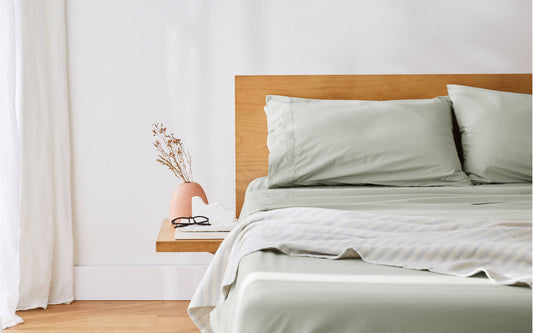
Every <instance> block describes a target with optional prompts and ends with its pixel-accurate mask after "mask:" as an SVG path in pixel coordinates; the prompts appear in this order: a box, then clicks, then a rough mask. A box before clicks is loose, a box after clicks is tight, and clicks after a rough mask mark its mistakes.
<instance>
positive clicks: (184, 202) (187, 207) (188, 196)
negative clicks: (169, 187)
mask: <svg viewBox="0 0 533 333" xmlns="http://www.w3.org/2000/svg"><path fill="white" fill-rule="evenodd" d="M192 197H201V198H202V200H203V201H204V202H205V203H206V204H207V203H208V202H207V196H206V195H205V192H204V189H203V188H202V186H200V184H198V183H195V182H190V183H181V184H179V185H178V186H176V189H175V190H174V193H172V198H171V199H170V215H169V217H170V220H172V219H175V218H176V217H191V216H192V204H191V202H192Z"/></svg>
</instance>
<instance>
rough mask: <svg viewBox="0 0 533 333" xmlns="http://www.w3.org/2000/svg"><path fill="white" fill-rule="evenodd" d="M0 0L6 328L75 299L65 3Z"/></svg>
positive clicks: (1, 257) (0, 199) (0, 249)
mask: <svg viewBox="0 0 533 333" xmlns="http://www.w3.org/2000/svg"><path fill="white" fill-rule="evenodd" d="M0 1H2V5H1V8H0V9H1V10H2V13H1V15H2V20H1V21H2V23H1V24H2V33H1V35H0V36H1V38H2V40H1V42H2V44H1V45H2V46H4V45H5V46H7V47H2V51H0V52H1V58H0V70H1V71H2V72H1V77H2V79H1V80H2V85H1V86H0V89H1V92H0V94H1V95H0V96H2V99H1V100H2V102H1V104H0V105H1V108H2V109H1V112H2V114H1V116H0V117H1V118H0V133H1V134H0V139H1V140H2V142H0V161H2V166H1V168H0V180H1V181H2V183H1V184H0V279H1V282H0V319H1V321H2V326H3V327H4V328H5V327H9V326H13V325H16V324H17V323H19V322H21V319H20V318H18V317H16V316H15V313H14V312H15V310H25V309H30V308H36V307H41V308H46V307H47V305H48V304H57V303H69V302H71V301H72V299H73V262H72V261H73V259H72V257H73V245H72V212H71V193H70V191H71V188H70V174H71V173H70V130H69V100H68V77H67V49H66V23H65V2H64V0H47V1H31V0H0ZM4 74H6V75H4ZM4 97H5V98H4ZM6 158H7V159H6ZM6 161H7V162H6Z"/></svg>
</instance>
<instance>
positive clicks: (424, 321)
mask: <svg viewBox="0 0 533 333" xmlns="http://www.w3.org/2000/svg"><path fill="white" fill-rule="evenodd" d="M302 206H303V207H320V208H334V209H342V210H350V211H360V212H368V213H378V214H394V215H405V216H457V217H462V218H464V217H475V218H483V217H491V218H500V219H502V221H508V222H512V221H531V184H511V185H510V184H505V185H504V184H501V185H483V186H469V187H456V188H455V187H426V188H398V187H379V186H339V187H316V188H313V187H306V188H287V189H268V188H267V186H266V179H265V178H260V179H257V180H255V181H254V182H252V183H251V185H250V187H249V189H248V191H247V194H246V200H245V204H244V206H243V211H242V213H241V219H246V218H247V217H249V216H251V215H254V213H257V212H261V211H268V210H272V209H276V208H288V207H302ZM238 267H239V268H238V272H237V278H236V281H235V283H233V284H232V285H231V287H230V290H229V294H228V296H227V297H226V298H225V299H224V301H222V302H221V303H220V304H218V305H217V306H216V308H215V309H214V311H213V312H212V313H211V316H210V318H211V319H210V322H211V327H212V329H213V330H214V331H215V332H217V333H220V332H257V333H259V332H428V331H432V332H433V331H434V332H441V331H442V332H450V331H455V332H456V331H469V332H478V331H479V332H503V331H513V332H521V331H524V332H530V331H531V289H530V288H529V287H519V286H496V285H494V284H493V283H492V282H491V281H489V280H488V279H486V278H485V277H483V276H477V277H474V278H463V277H454V276H447V275H441V274H436V273H431V272H427V271H418V270H410V269H404V268H398V267H389V266H382V265H373V264H368V263H365V262H364V261H362V260H359V259H342V260H328V259H320V258H308V257H293V256H287V255H282V254H280V253H278V252H275V251H259V252H254V253H251V254H248V255H247V256H245V257H244V258H242V259H241V261H240V263H239V266H238Z"/></svg>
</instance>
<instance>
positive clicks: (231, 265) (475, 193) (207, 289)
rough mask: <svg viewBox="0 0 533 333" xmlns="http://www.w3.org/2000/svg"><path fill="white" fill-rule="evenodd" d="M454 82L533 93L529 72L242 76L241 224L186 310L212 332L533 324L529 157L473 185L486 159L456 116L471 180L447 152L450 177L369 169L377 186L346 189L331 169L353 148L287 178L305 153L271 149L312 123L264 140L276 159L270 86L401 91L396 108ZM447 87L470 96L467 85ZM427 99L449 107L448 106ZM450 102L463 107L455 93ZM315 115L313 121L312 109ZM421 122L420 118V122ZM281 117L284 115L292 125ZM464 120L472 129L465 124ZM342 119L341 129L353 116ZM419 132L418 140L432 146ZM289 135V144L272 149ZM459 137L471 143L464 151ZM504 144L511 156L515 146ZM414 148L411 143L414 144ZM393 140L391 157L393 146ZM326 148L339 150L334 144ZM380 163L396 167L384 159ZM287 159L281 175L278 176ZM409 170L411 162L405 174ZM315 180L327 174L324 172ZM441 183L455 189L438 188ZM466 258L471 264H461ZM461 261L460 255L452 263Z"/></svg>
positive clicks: (339, 95) (371, 95)
mask: <svg viewBox="0 0 533 333" xmlns="http://www.w3.org/2000/svg"><path fill="white" fill-rule="evenodd" d="M448 84H452V85H459V86H460V85H464V86H474V87H478V88H485V89H494V90H499V91H508V92H514V93H526V94H530V93H531V75H530V74H484V75H480V74H475V75H348V76H322V75H318V76H314V75H313V76H242V77H236V81H235V92H236V103H235V104H236V191H237V192H236V198H237V207H236V208H237V211H238V212H239V213H240V219H239V225H238V226H237V227H236V228H235V230H234V231H232V233H231V234H230V235H229V236H228V237H227V238H226V239H225V241H224V242H223V244H222V245H221V247H220V249H219V251H218V252H217V253H216V254H215V257H214V259H213V262H212V263H211V265H210V267H209V268H208V270H207V272H206V275H205V276H204V278H203V280H202V281H201V283H200V286H199V287H198V290H197V291H196V293H195V296H194V297H193V299H192V301H191V304H190V307H189V314H190V315H191V317H192V318H193V320H194V321H195V322H196V323H197V325H198V326H199V328H200V329H201V330H202V331H203V332H216V333H222V332H257V333H259V332H428V331H431V332H459V331H465V332H466V331H468V332H511V331H512V332H531V310H532V309H531V288H530V286H531V180H530V173H531V171H530V166H529V171H528V170H525V171H524V170H523V168H519V170H518V171H517V172H515V173H513V174H512V175H510V176H509V177H511V178H509V179H510V180H509V181H505V176H506V175H503V174H502V173H500V171H501V170H500V169H499V168H497V172H495V173H493V174H490V175H484V174H479V177H478V178H475V179H476V181H477V184H476V185H471V184H470V179H474V178H473V177H472V175H474V176H476V171H475V170H474V169H475V167H476V165H475V163H473V162H471V161H470V160H471V159H472V156H473V154H472V147H471V146H468V145H466V146H465V144H464V143H462V142H461V140H460V139H459V138H461V137H462V138H463V141H465V139H464V136H463V135H464V133H462V134H463V135H460V130H459V129H458V127H460V126H457V123H456V122H457V121H456V120H455V118H454V119H451V120H450V121H453V122H454V124H453V128H454V130H453V131H454V135H453V138H452V139H453V142H452V143H451V145H452V146H455V148H454V149H453V151H454V152H455V154H456V155H457V156H456V158H457V159H458V160H461V162H462V165H463V166H467V167H469V168H471V169H472V170H474V171H472V172H471V173H470V176H469V177H470V178H465V176H464V174H463V170H452V171H453V172H451V171H450V170H449V169H450V168H449V167H446V168H439V166H441V165H442V164H443V163H444V162H442V161H437V162H436V163H435V164H436V165H435V166H432V167H428V168H427V169H428V170H429V171H427V172H434V171H435V172H443V170H445V172H450V174H447V175H446V176H445V177H442V176H439V180H438V181H436V180H435V179H433V178H431V177H429V176H428V177H425V178H423V182H422V183H421V184H422V185H420V186H412V185H413V184H411V183H407V186H402V183H400V184H397V183H392V185H393V186H390V185H391V183H390V178H383V177H384V176H383V175H378V176H377V177H378V178H375V177H376V175H375V173H372V172H371V171H372V170H371V171H368V170H366V171H364V172H363V173H364V175H365V177H366V178H365V179H367V180H368V179H371V182H372V183H373V184H356V185H354V184H350V182H353V180H354V178H353V177H351V178H350V177H346V175H342V176H338V174H334V175H333V176H332V173H331V169H332V168H333V169H335V168H337V167H338V164H342V163H343V162H342V161H341V162H339V160H340V159H342V157H343V156H344V155H346V154H345V153H344V152H341V153H339V157H337V158H336V159H335V161H336V164H333V165H332V164H331V163H330V162H328V163H329V164H328V163H326V164H325V165H327V166H328V167H323V166H320V167H319V168H315V169H313V170H312V172H310V171H309V170H310V169H312V166H310V165H308V164H312V163H314V162H313V161H311V162H310V161H309V160H305V159H304V161H305V162H306V163H303V165H302V166H300V167H299V168H300V169H302V168H303V169H304V170H305V171H306V172H307V174H303V175H302V174H298V172H297V171H294V173H295V174H296V176H295V177H294V178H293V179H289V180H287V177H286V174H285V172H284V170H285V169H286V166H285V165H284V163H287V156H291V154H295V153H294V152H291V151H289V152H287V151H285V150H283V154H281V155H280V156H281V158H280V161H277V162H273V161H272V155H275V151H276V150H277V149H285V148H284V146H288V147H290V146H291V145H295V146H296V144H294V140H295V139H294V137H295V136H296V135H298V136H301V135H302V132H290V133H289V135H288V136H286V137H281V138H280V139H276V141H275V142H273V141H268V142H269V148H270V153H271V156H270V160H269V156H268V153H269V150H268V149H267V132H268V131H270V132H268V135H269V136H274V135H279V133H274V134H273V133H272V128H274V126H278V125H275V124H274V125H273V123H272V122H271V120H270V119H268V124H269V128H267V125H266V124H267V119H266V116H265V113H264V112H263V108H264V107H265V96H267V95H281V96H292V97H299V98H308V99H323V100H375V101H380V100H402V102H400V103H399V104H398V105H399V106H398V105H396V104H395V105H393V108H394V107H397V108H398V110H402V109H405V103H404V102H403V100H409V99H433V98H435V97H437V96H445V95H447V94H448V91H447V85H448ZM448 89H450V88H448ZM451 89H452V90H453V89H458V90H459V92H461V90H460V89H462V88H456V87H451ZM474 92H475V93H477V92H476V91H474ZM454 93H455V92H454ZM482 93H484V92H482ZM529 99H530V97H529ZM271 102H272V103H274V102H275V103H278V104H269V103H271ZM298 103H303V104H302V105H300V104H298ZM307 103H315V102H314V101H309V100H300V99H287V98H285V97H281V98H277V97H274V98H270V100H269V99H268V98H267V106H266V108H267V110H266V111H267V112H266V113H267V114H269V117H271V114H272V112H273V111H272V110H268V108H269V107H271V108H273V107H278V106H279V105H281V107H282V108H283V107H286V106H287V105H289V106H290V107H294V108H295V109H294V110H296V111H294V112H293V113H291V114H292V117H293V118H294V117H297V116H298V113H296V112H297V110H299V109H298V108H299V107H300V106H301V107H302V108H305V109H306V110H307V109H309V104H307ZM325 103H326V105H329V104H327V103H329V102H325ZM416 103H418V102H416ZM416 103H415V104H416ZM428 103H430V104H431V105H437V108H439V107H441V106H442V105H446V103H447V102H446V101H443V100H432V101H430V102H428ZM502 103H503V102H502ZM529 103H530V101H529ZM500 104H501V103H500ZM269 105H270V106H269ZM272 105H274V106H272ZM313 105H314V104H313ZM379 105H382V104H379ZM427 105H429V104H424V106H423V108H424V109H427ZM454 105H457V108H459V107H460V103H459V102H457V103H454ZM529 105H530V104H529ZM359 106H360V104H357V107H359ZM345 107H346V105H344V103H341V105H335V108H337V109H340V111H339V112H342V111H343V108H345ZM350 107H353V105H351V106H350ZM364 107H367V105H366V104H364ZM328 108H331V106H328ZM335 108H333V109H335ZM389 108H390V105H387V109H389ZM315 109H316V110H315V111H316V112H317V115H320V114H322V113H323V112H324V111H323V110H324V107H323V105H322V104H320V103H319V105H318V106H317V107H316V108H315ZM333 109H332V110H333ZM529 109H530V106H529ZM328 110H329V109H328ZM377 110H378V112H381V111H380V109H379V107H378V108H377ZM269 112H271V113H269ZM291 112H292V111H291ZM305 112H308V113H305V115H306V116H305V117H307V115H309V114H311V113H309V111H305ZM529 113H531V111H529ZM339 115H340V118H342V115H343V114H342V113H339ZM276 117H277V116H276ZM388 117H393V116H388ZM402 117H404V115H402ZM529 117H530V116H529ZM272 118H274V117H273V116H272ZM315 118H316V117H315ZM337 118H339V117H337ZM419 118H420V117H419V115H418V114H417V115H415V116H414V118H412V119H413V120H412V121H414V122H416V121H418V119H419ZM459 118H460V117H459ZM276 119H277V118H276ZM280 119H281V121H282V123H286V122H287V121H292V120H293V119H286V118H280ZM459 120H460V121H459V123H460V125H461V126H462V124H463V123H464V119H459ZM320 121H321V122H322V121H327V119H326V120H320ZM426 123H427V121H426V120H424V124H426ZM392 125H395V124H394V121H393V123H392ZM519 125H520V124H519ZM313 126H315V127H314V128H316V124H315V125H313ZM339 126H340V128H341V130H342V126H343V124H340V125H339ZM520 126H521V125H520ZM293 127H294V125H293ZM326 127H327V128H330V127H331V126H329V125H328V126H326ZM400 127H401V126H400ZM448 127H450V128H451V123H450V125H449V126H448ZM485 127H486V126H485ZM276 128H277V127H276ZM460 128H461V130H462V132H465V130H464V128H463V127H460ZM526 128H527V126H526ZM291 129H292V128H290V130H291ZM359 130H360V131H361V129H359ZM389 130H391V131H394V130H395V129H394V127H391V128H390V129H389ZM284 131H287V128H284V129H282V130H281V134H282V135H284V134H285V132H284ZM337 132H338V131H336V132H333V134H336V133H337ZM432 132H438V131H434V130H432ZM530 132H531V129H530V125H529V133H530ZM295 133H296V134H295ZM317 133H318V134H317V135H320V132H319V131H317ZM431 134H432V133H428V132H422V133H421V134H420V135H425V136H427V135H431ZM326 135H329V136H332V134H331V133H328V132H326ZM383 135H386V134H383V133H381V134H380V136H383ZM413 135H416V133H415V134H413ZM510 136H512V135H510ZM529 136H531V134H529ZM287 138H288V139H292V140H293V141H290V140H289V141H287V140H288V139H287ZM448 139H449V138H448ZM467 139H468V140H470V141H467V142H470V143H472V142H473V143H474V144H475V143H476V142H475V140H472V139H471V138H467ZM268 140H271V139H268ZM487 140H489V139H488V138H484V141H487ZM521 140H522V141H523V138H522V139H521ZM304 141H310V142H312V139H309V138H307V137H306V138H305V140H304ZM419 141H421V140H418V141H416V147H418V146H423V145H424V144H425V143H424V142H419ZM427 141H431V140H429V139H428V140H427ZM529 141H531V138H530V137H529ZM279 142H281V143H282V144H283V145H282V147H276V146H275V145H276V144H277V143H279ZM287 142H289V143H290V144H287ZM439 142H440V141H439ZM306 144H307V142H299V143H298V145H300V148H302V147H303V148H302V149H303V150H309V149H313V147H314V146H316V143H312V146H311V148H310V147H309V146H306ZM463 146H465V147H467V149H466V154H467V155H466V160H465V156H463V151H462V150H463V149H462V148H463ZM508 146H509V145H507V146H506V148H505V149H504V150H503V151H502V152H501V154H503V155H505V154H506V153H509V151H512V150H513V147H508ZM373 147H374V146H373ZM377 147H379V145H378V146H377ZM406 147H415V146H413V143H412V142H409V143H408V144H407V146H406ZM416 147H415V148H416ZM330 148H331V147H330ZM294 149H296V148H294ZM383 149H385V150H386V151H387V152H389V150H387V149H389V148H388V147H384V148H383ZM415 150H416V149H415ZM431 153H434V151H432V152H431ZM445 153H446V151H443V152H439V154H437V155H435V156H432V157H431V158H432V159H433V158H439V157H440V156H441V155H442V154H445ZM328 154H335V152H334V151H332V150H331V149H330V150H328ZM468 154H469V155H468ZM348 155H349V154H348ZM371 158H372V157H368V158H367V160H368V159H371ZM413 159H416V157H414V158H413ZM289 160H290V159H289ZM313 160H314V159H313ZM378 160H379V161H380V162H381V163H385V164H387V163H386V160H385V162H383V161H384V159H383V156H379V157H378ZM278 162H279V163H281V167H280V170H281V171H282V173H281V174H280V175H279V177H277V178H276V175H274V171H276V168H278V166H277V165H276V164H275V163H278ZM408 162H410V161H408ZM346 163H353V161H349V159H348V160H347V162H346ZM406 163H407V162H406ZM456 163H458V162H456ZM529 163H530V155H529ZM515 166H516V164H513V167H515ZM269 167H270V172H271V173H270V174H269V175H268V178H267V177H265V176H266V175H267V173H268V172H269ZM306 168H307V169H306ZM374 168H375V167H374ZM278 169H279V168H278ZM459 169H461V167H459ZM526 169H527V168H526ZM515 171H516V170H515ZM358 172H359V175H360V174H361V172H360V170H359V171H358ZM424 172H425V171H424ZM524 172H525V173H527V172H529V180H528V178H527V177H526V178H523V177H522V178H520V177H521V176H520V173H524ZM389 174H390V172H388V173H386V175H385V176H387V177H388V176H389ZM412 174H413V173H412V172H411V171H409V172H406V173H403V174H402V177H407V178H408V177H411V176H412ZM309 175H311V176H309ZM317 175H320V176H321V177H322V178H321V179H322V180H321V181H318V182H317V181H316V179H317V177H318V176H317ZM324 175H326V176H324ZM417 175H419V171H417V173H416V175H415V176H417ZM313 177H314V178H313ZM324 177H326V178H327V179H326V181H324V179H325V178H324ZM372 177H374V178H372ZM379 177H381V178H379ZM487 177H488V178H487ZM498 177H503V178H498ZM318 178H320V177H318ZM489 178H492V180H496V181H492V182H491V179H489ZM347 179H349V181H347V182H348V184H345V183H344V182H346V180H347ZM376 179H377V180H376ZM443 179H444V181H445V182H450V186H441V185H442V184H441V183H440V181H442V180H443ZM487 179H488V180H487ZM502 179H503V180H502ZM524 179H525V180H524ZM291 182H292V183H291ZM357 182H360V180H359V179H356V183H357ZM466 183H468V184H466ZM294 184H296V185H294ZM417 185H419V184H418V183H417ZM241 207H242V210H241ZM354 237H355V238H357V242H354ZM470 256H471V257H472V258H473V259H469V260H473V262H467V261H466V259H465V260H462V258H466V257H469V258H470ZM455 257H457V258H458V260H455V261H453V262H450V261H449V260H448V261H447V259H448V258H455ZM435 258H440V259H439V260H438V261H435ZM331 259H336V260H331ZM441 259H442V260H441ZM487 277H489V278H487Z"/></svg>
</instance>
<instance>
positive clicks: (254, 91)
mask: <svg viewBox="0 0 533 333" xmlns="http://www.w3.org/2000/svg"><path fill="white" fill-rule="evenodd" d="M447 84H462V85H468V86H473V87H479V88H487V89H494V90H502V91H511V92H520V93H528V94H531V74H435V75H434V74H427V75H282V76H277V75H275V76H235V172H236V175H235V179H236V213H237V216H239V214H240V212H241V207H242V204H243V201H244V193H245V191H246V188H247V186H248V184H249V183H250V181H252V180H253V179H255V178H257V177H262V176H266V175H267V173H268V149H267V146H266V140H267V123H266V116H265V112H264V111H263V107H264V106H265V96H266V95H284V96H292V97H304V98H318V99H362V100H388V99H414V98H433V97H436V96H444V95H448V92H447V89H446V85H447Z"/></svg>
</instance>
